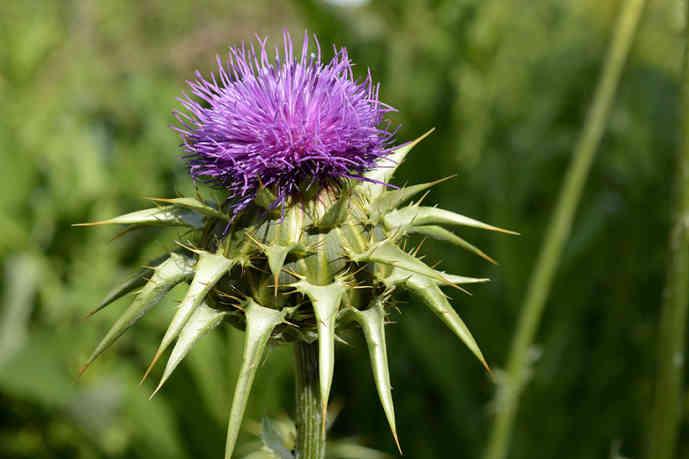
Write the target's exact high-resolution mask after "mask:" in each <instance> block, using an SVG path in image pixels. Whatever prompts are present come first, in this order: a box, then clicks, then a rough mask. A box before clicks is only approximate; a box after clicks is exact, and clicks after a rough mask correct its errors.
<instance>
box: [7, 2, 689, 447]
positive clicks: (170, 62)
mask: <svg viewBox="0 0 689 459" xmlns="http://www.w3.org/2000/svg"><path fill="white" fill-rule="evenodd" d="M192 3H194V5H193V6H192ZM678 3H679V2H676V1H669V0H668V1H660V0H659V1H654V2H651V3H650V5H649V8H647V10H646V12H645V16H644V19H643V23H642V27H641V30H640V34H639V36H638V39H637V40H636V43H635V46H634V49H633V52H632V55H631V56H630V60H629V63H628V65H627V67H626V68H625V71H624V77H623V80H622V82H621V86H620V90H619V93H618V97H617V98H616V102H615V105H614V108H613V111H612V114H611V119H610V122H609V126H608V128H607V131H606V134H605V137H604V141H603V144H602V146H601V149H600V152H599V153H600V154H599V156H598V158H597V160H596V163H595V165H594V167H593V172H592V175H591V177H590V179H589V182H588V186H587V189H586V192H585V195H584V198H583V201H582V203H581V206H580V208H579V211H578V213H577V217H576V220H575V224H574V228H573V234H572V238H571V240H570V241H569V242H568V244H567V246H566V250H565V253H564V255H563V257H562V259H561V267H560V269H559V272H558V275H557V278H556V282H555V285H554V288H553V292H552V295H551V297H550V299H549V300H548V305H547V310H546V314H545V318H544V322H543V324H542V327H541V329H540V333H539V336H538V341H537V342H538V344H537V347H535V348H534V350H533V357H534V358H533V364H532V375H531V379H530V382H529V385H528V388H527V390H526V392H525V396H524V399H523V401H522V404H521V406H520V411H519V416H518V419H517V424H516V431H515V435H514V437H513V438H514V442H513V448H512V451H511V456H510V457H512V458H514V459H522V458H523V459H526V458H529V459H546V458H548V459H550V458H554V457H558V458H582V459H583V458H606V457H612V455H614V453H611V451H615V450H616V449H619V451H620V453H621V454H623V455H625V456H630V457H639V456H640V453H641V451H642V447H643V441H644V440H643V436H644V433H645V432H646V431H647V424H646V423H647V421H646V420H647V419H648V414H649V406H650V403H651V399H652V388H653V375H654V369H655V355H656V346H655V338H656V329H657V326H656V325H657V319H658V310H659V305H660V301H661V290H662V284H663V278H664V262H665V257H666V240H667V234H668V229H669V222H670V205H669V203H670V196H671V188H672V187H671V183H672V179H671V178H672V177H673V169H674V168H673V156H674V153H675V151H676V146H677V145H676V144H677V137H678V134H677V128H678V122H677V108H678V107H677V101H678V83H677V81H678V70H679V66H680V54H681V49H680V48H681V46H680V43H681V40H680V37H679V34H678V31H679V30H680V28H681V21H680V20H679V19H678V16H679V11H680V9H679V5H678ZM618 10H619V2H618V1H612V0H611V1H601V0H595V1H594V0H569V1H565V0H512V1H507V0H444V1H443V0H410V1H397V0H395V1H393V0H384V1H372V2H369V3H365V4H363V5H360V6H355V7H352V6H333V5H332V4H328V3H324V2H322V1H315V0H312V1H309V0H301V1H297V0H295V1H289V2H283V1H273V2H269V1H265V0H262V1H253V2H228V1H225V0H223V1H220V0H217V1H211V0H207V1H202V2H185V1H178V0H176V1H172V0H118V1H101V2H94V1H88V0H71V1H66V0H65V1H59V0H55V1H32V0H21V1H20V0H7V1H5V2H3V6H2V8H1V9H0V155H1V156H0V258H1V260H2V264H1V266H2V273H3V276H2V278H0V288H1V289H2V294H3V296H2V309H1V310H0V403H1V406H2V409H1V410H0V456H1V457H12V458H36V459H40V458H73V457H74V458H100V457H113V458H124V457H127V458H130V457H141V458H143V457H147V458H148V457H155V458H158V457H160V458H192V457H193V458H218V457H221V456H222V451H223V446H224V442H223V439H224V429H225V423H226V413H227V408H228V405H229V402H230V400H229V399H230V397H231V389H232V387H233V384H234V381H235V377H236V371H237V364H238V356H239V352H240V349H241V334H240V333H238V332H235V331H230V330H227V329H223V330H219V331H218V332H217V333H215V334H213V335H211V336H209V337H207V338H206V339H204V340H202V341H201V342H200V344H199V345H198V346H197V347H196V348H195V349H194V350H193V351H192V353H191V355H190V357H189V359H188V360H187V362H186V363H185V364H184V365H182V366H181V368H180V370H178V372H177V373H176V374H175V375H174V376H173V378H172V379H171V381H170V383H169V384H168V385H167V386H166V388H165V389H164V390H163V391H162V392H161V394H159V395H158V396H157V397H156V398H155V399H154V400H153V401H148V400H147V396H148V394H150V392H151V389H152V386H151V384H153V382H152V381H151V382H148V383H146V384H144V386H143V387H140V386H138V380H139V378H140V376H141V375H142V372H143V369H144V368H145V365H146V364H147V362H148V359H150V357H151V356H152V353H153V352H154V350H155V347H156V345H157V340H158V339H159V338H160V336H161V334H162V332H163V330H164V328H163V327H164V326H165V324H166V322H167V320H169V318H170V317H171V313H172V308H173V307H174V305H175V301H174V299H173V300H168V301H166V302H164V304H162V305H161V307H159V308H157V310H156V312H155V313H154V314H152V315H151V316H147V317H146V318H145V320H144V321H143V322H142V323H140V325H139V326H137V327H136V328H135V329H134V330H132V331H130V332H129V333H128V334H127V335H126V336H125V337H123V339H122V340H121V341H120V342H119V343H118V345H117V346H115V348H114V350H112V351H111V352H109V353H107V355H105V356H104V358H102V360H100V361H99V362H98V363H97V364H96V365H94V366H93V368H91V369H90V370H89V372H87V373H86V375H85V376H84V377H82V378H81V379H77V377H76V373H77V369H78V367H79V365H80V363H83V361H84V359H85V357H86V356H87V354H88V352H89V351H90V350H91V349H92V348H93V346H94V345H95V344H96V342H97V340H98V338H99V337H100V336H101V335H102V334H103V333H104V331H105V330H106V328H107V327H108V325H109V324H110V323H111V321H112V320H113V317H115V314H116V313H117V310H118V309H121V308H122V307H124V305H125V304H124V302H125V301H126V300H120V302H118V303H117V304H115V305H114V306H112V307H111V310H110V309H109V310H106V311H104V312H102V313H99V314H97V315H96V316H94V317H93V318H91V319H90V320H88V321H85V320H84V319H83V317H84V314H85V313H86V312H87V311H88V310H90V309H91V308H92V307H94V306H95V305H96V304H97V302H98V301H99V300H100V299H101V298H102V296H103V295H104V294H105V293H106V292H107V291H108V289H109V288H110V287H112V286H113V285H114V284H115V283H116V282H117V281H120V280H122V279H123V278H124V277H125V276H126V274H127V273H128V272H129V271H131V270H133V269H134V268H136V267H137V266H139V265H141V264H143V263H145V262H146V261H148V260H150V259H152V258H155V257H156V256H157V255H158V254H159V253H162V252H163V251H164V250H165V249H169V248H170V247H172V244H173V241H174V238H175V232H169V233H164V236H163V237H161V236H160V235H159V232H158V231H155V230H143V231H138V232H133V233H130V234H125V235H123V236H122V237H119V238H117V239H115V240H113V238H114V237H115V236H116V235H117V234H118V229H116V228H99V229H79V228H72V227H71V226H70V225H71V224H72V223H75V222H82V221H88V220H94V219H99V218H103V217H107V216H113V215H116V214H119V213H124V212H127V211H130V210H134V209H138V208H141V207H142V206H143V205H144V201H143V200H142V198H143V197H147V196H156V197H170V196H174V195H176V194H179V193H189V192H190V191H191V190H192V185H191V182H190V180H189V178H188V177H187V176H186V175H185V171H184V167H183V163H182V161H181V160H180V158H179V149H178V138H177V137H176V135H174V134H173V133H172V132H171V131H170V130H169V129H168V125H169V124H171V123H172V120H173V119H172V116H171V111H172V109H173V108H175V106H176V104H177V103H176V101H175V97H177V95H178V94H179V92H180V91H181V90H182V89H183V88H184V81H185V79H188V78H191V76H192V72H193V70H194V69H196V68H199V69H201V70H202V71H204V72H205V71H209V70H210V69H211V68H212V64H213V62H214V56H215V54H216V53H223V52H224V51H225V50H226V47H227V46H228V45H230V44H237V43H238V42H240V41H241V40H247V39H251V38H252V37H253V34H254V33H259V34H261V35H264V34H265V35H270V36H271V37H274V38H275V39H277V38H279V36H280V33H281V31H282V29H283V28H285V27H286V28H288V29H289V30H291V31H292V32H293V33H296V34H297V35H299V34H300V33H301V31H303V30H304V29H305V28H308V30H309V31H312V32H315V33H317V34H318V35H319V37H320V39H321V42H322V43H324V44H328V43H331V42H335V43H338V44H341V45H346V46H347V47H348V48H349V49H350V52H351V56H352V58H353V59H354V60H355V61H356V62H357V63H358V68H359V71H360V74H361V75H363V74H364V69H365V68H366V67H367V66H368V67H371V68H372V69H373V72H374V76H375V78H376V79H378V80H379V81H380V82H381V87H382V98H383V99H384V100H385V101H386V102H388V103H390V104H391V105H393V106H395V107H397V108H398V109H399V113H396V114H394V115H393V118H394V120H395V121H396V122H400V123H401V124H402V128H401V130H400V135H399V138H400V139H403V140H406V139H411V138H414V137H416V136H418V135H419V134H421V133H422V132H424V131H425V130H427V129H428V128H430V127H436V128H437V130H436V132H435V133H434V134H433V135H432V136H431V137H430V138H429V139H428V140H427V141H424V142H423V143H422V144H421V145H420V146H419V147H418V148H417V149H415V150H414V151H413V152H412V154H411V155H410V157H409V159H408V161H407V163H406V164H405V165H404V166H403V167H402V168H401V170H400V174H399V177H398V179H399V180H400V181H402V182H406V181H409V182H420V181H427V180H431V179H436V178H439V177H443V176H447V175H451V174H458V177H457V178H456V179H454V180H452V181H450V182H446V183H443V184H442V185H440V186H439V187H437V190H435V191H433V192H432V194H431V196H429V198H428V202H438V203H439V204H441V205H442V206H443V207H446V208H449V209H453V210H459V211H460V212H462V213H464V214H466V215H470V216H474V217H477V218H480V219H482V220H485V221H489V222H491V223H494V224H496V225H500V226H503V227H508V228H513V229H517V230H519V231H520V232H521V233H522V236H521V237H519V238H510V237H504V236H499V235H494V234H487V235H486V234H481V233H480V232H478V231H476V232H471V233H469V232H466V233H464V234H465V235H466V237H467V238H468V239H470V240H472V241H474V242H476V243H479V244H480V245H481V246H482V247H483V248H485V250H486V251H487V252H488V253H489V254H490V255H492V256H493V257H495V258H496V259H497V260H499V262H500V265H499V266H497V267H493V266H490V265H488V264H487V263H485V262H483V261H482V260H480V259H478V258H475V257H473V256H472V255H469V254H467V253H466V252H459V251H457V250H455V249H450V248H449V247H447V246H444V245H442V244H440V243H431V242H427V243H426V246H425V247H426V249H427V250H428V252H429V259H430V260H438V261H441V262H442V266H443V268H444V269H446V270H449V271H451V272H457V273H461V274H466V275H480V276H483V275H485V276H489V277H491V278H492V279H493V282H492V283H490V284H488V285H481V286H478V287H476V288H474V289H472V290H473V291H474V295H473V296H472V297H467V296H461V294H457V295H455V294H454V293H453V297H454V299H455V304H456V306H457V308H458V309H459V310H460V311H461V313H462V315H463V317H464V318H465V320H466V321H467V322H468V324H469V325H470V326H471V328H472V330H473V331H474V334H475V336H476V337H477V339H478V340H479V342H480V343H481V345H482V347H483V349H484V353H485V354H486V356H487V358H488V360H489V361H490V362H491V363H492V365H493V366H494V368H496V375H497V377H498V379H499V376H500V367H501V365H502V364H503V362H504V361H505V358H506V355H507V353H508V351H509V343H510V339H511V337H512V334H513V330H514V326H515V322H516V318H517V315H518V312H519V306H520V304H521V302H522V299H523V296H524V290H525V285H526V283H527V280H528V276H529V273H530V271H531V269H532V267H533V264H534V260H535V256H536V254H537V253H538V250H539V247H540V244H541V242H542V238H543V234H544V231H545V228H546V225H547V223H548V221H549V217H550V213H551V210H552V208H553V206H554V202H555V199H556V197H557V193H558V190H559V187H560V184H561V182H562V177H563V174H564V171H565V168H566V166H567V164H568V160H569V157H570V155H571V151H572V149H573V146H574V143H575V142H576V138H577V135H578V133H579V131H580V128H581V125H582V122H583V119H584V116H585V113H586V110H587V107H588V105H589V103H590V100H591V95H592V92H593V88H594V87H595V84H596V80H597V77H598V72H599V70H600V67H601V64H602V61H603V59H604V53H605V49H606V46H607V43H608V41H609V37H610V32H611V28H612V25H613V24H614V20H615V16H616V13H617V12H618ZM173 297H176V299H179V293H178V294H177V295H176V296H175V295H173ZM400 310H401V314H400V315H399V316H395V317H394V319H395V321H396V324H395V325H392V326H390V327H389V333H390V336H389V348H390V353H391V355H390V365H391V371H392V379H393V384H394V386H395V392H394V397H395V402H396V406H397V410H398V423H399V431H400V432H399V433H400V438H401V441H402V446H403V447H404V449H405V452H406V455H407V457H410V458H414V459H423V458H449V457H452V458H455V457H457V458H475V457H480V454H481V452H482V450H483V448H484V446H485V443H486V440H487V437H488V432H489V426H490V419H491V410H493V409H494V407H495V402H494V401H493V400H492V399H493V395H494V387H493V384H492V383H491V381H490V379H489V378H488V377H487V375H486V374H485V373H484V371H483V370H482V369H481V367H480V365H479V364H478V362H477V361H476V359H475V358H473V357H472V356H471V355H470V353H469V352H467V351H466V350H465V348H464V347H463V346H462V345H461V344H460V343H459V342H458V341H457V339H456V338H455V337H453V336H452V334H451V333H450V332H449V331H447V330H446V329H445V328H444V326H443V325H442V323H440V322H439V321H438V320H437V319H436V318H435V317H433V316H432V315H431V314H429V313H428V312H427V311H426V310H425V308H422V307H417V305H415V304H414V301H413V300H412V299H408V300H407V301H404V302H402V303H401V304H400ZM292 392H293V382H292V356H291V351H290V349H288V348H273V349H272V350H271V351H270V355H269V357H268V359H267V360H266V362H265V363H264V365H263V366H262V368H261V369H260V371H259V375H258V378H257V384H256V386H255V388H254V391H253V395H252V398H251V402H250V407H249V412H248V413H247V419H248V420H250V421H253V423H252V422H247V423H245V424H246V425H247V426H248V428H249V430H251V429H255V428H256V425H257V422H258V421H260V419H261V418H262V417H263V416H279V415H281V414H284V413H288V414H289V413H292V412H293V400H292V395H293V394H292ZM333 398H334V399H335V400H337V401H339V402H340V403H342V404H343V406H344V410H343V412H342V414H341V417H340V418H339V420H338V422H337V424H336V426H335V428H334V432H333V435H337V436H350V435H358V436H360V437H361V440H362V441H363V442H364V443H366V444H368V445H371V446H374V447H377V448H379V449H382V450H385V451H388V452H390V453H392V452H393V451H394V447H393V443H392V440H391V438H390V435H389V433H388V431H387V426H386V422H385V418H384V415H383V412H382V410H381V409H380V408H379V405H378V401H377V396H376V392H375V388H374V386H373V383H372V382H371V378H370V367H369V362H368V356H367V351H366V347H365V346H363V344H362V342H361V341H360V340H359V339H358V338H356V336H354V335H353V336H352V337H351V346H348V347H347V346H341V347H340V349H339V352H338V364H337V370H336V375H335V384H334V396H333ZM684 430H685V431H684V432H683V433H684V436H683V438H682V441H683V443H682V444H681V445H680V448H681V449H682V451H680V454H689V436H687V435H686V434H687V432H686V428H685V429H684ZM248 439H251V436H250V435H249V434H247V435H245V440H248ZM681 457H684V456H681Z"/></svg>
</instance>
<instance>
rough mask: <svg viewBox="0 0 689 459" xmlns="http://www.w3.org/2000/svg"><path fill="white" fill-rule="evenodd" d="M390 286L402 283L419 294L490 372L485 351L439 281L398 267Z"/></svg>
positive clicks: (389, 279)
mask: <svg viewBox="0 0 689 459" xmlns="http://www.w3.org/2000/svg"><path fill="white" fill-rule="evenodd" d="M385 282H386V284H387V285H388V286H395V285H402V286H403V287H406V288H407V289H408V290H410V291H411V292H413V293H414V294H416V295H418V296H419V297H420V298H421V299H422V300H423V301H424V303H425V304H426V306H428V308H429V309H430V310H431V311H433V313H434V314H435V315H437V316H438V318H440V320H442V321H443V322H444V323H445V325H447V327H448V328H449V329H450V330H452V332H453V333H454V334H455V335H457V337H458V338H459V339H460V340H462V342H463V343H464V344H465V345H466V346H467V347H468V348H469V350H470V351H471V352H472V353H473V354H474V355H475V356H476V358H478V359H479V361H480V362H481V364H483V366H484V367H485V368H486V370H488V372H490V368H489V367H488V363H487V362H486V359H485V358H484V357H483V353H482V352H481V349H480V348H479V346H478V343H476V340H475V339H474V337H473V335H472V334H471V332H470V331H469V328H468V327H467V326H466V324H465V323H464V321H463V320H462V319H461V318H460V317H459V314H457V311H455V310H454V308H453V307H452V305H451V304H450V302H449V301H448V300H447V297H446V296H445V294H444V293H443V292H442V290H441V289H440V287H439V286H438V283H437V282H435V281H433V280H432V279H429V278H427V277H424V276H420V275H418V274H415V273H410V272H404V271H403V270H398V269H396V270H395V271H393V273H392V274H391V275H390V277H389V278H387V279H386V281H385Z"/></svg>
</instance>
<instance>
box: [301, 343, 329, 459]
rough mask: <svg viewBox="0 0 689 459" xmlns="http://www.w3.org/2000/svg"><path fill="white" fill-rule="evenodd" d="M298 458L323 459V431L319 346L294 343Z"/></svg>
mask: <svg viewBox="0 0 689 459" xmlns="http://www.w3.org/2000/svg"><path fill="white" fill-rule="evenodd" d="M294 346H295V347H294V351H295V357H296V388H297V393H296V400H297V456H296V458H297V459H323V458H324V457H325V432H324V429H323V420H322V415H321V397H320V383H319V380H318V344H317V343H311V344H308V343H303V342H297V343H296V344H295V345H294Z"/></svg>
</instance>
